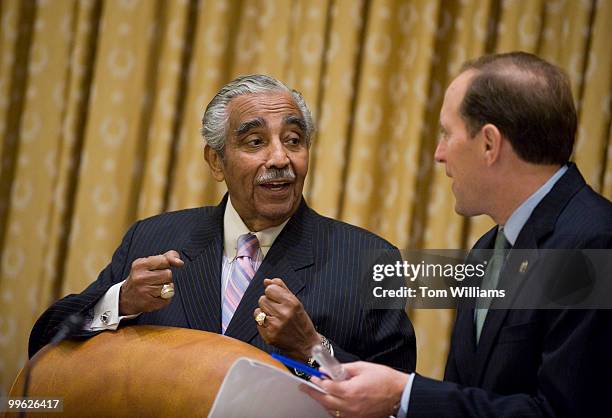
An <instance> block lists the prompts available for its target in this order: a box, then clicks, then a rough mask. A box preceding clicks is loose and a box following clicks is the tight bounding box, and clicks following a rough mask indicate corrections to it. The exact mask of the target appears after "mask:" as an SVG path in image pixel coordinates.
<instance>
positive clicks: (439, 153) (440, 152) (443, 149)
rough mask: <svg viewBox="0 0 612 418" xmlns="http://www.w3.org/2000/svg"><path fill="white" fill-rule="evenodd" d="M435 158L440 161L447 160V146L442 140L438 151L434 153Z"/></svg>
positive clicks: (437, 148)
mask: <svg viewBox="0 0 612 418" xmlns="http://www.w3.org/2000/svg"><path fill="white" fill-rule="evenodd" d="M434 160H436V162H438V163H444V162H446V146H445V145H444V142H442V141H440V142H438V146H437V147H436V152H435V153H434Z"/></svg>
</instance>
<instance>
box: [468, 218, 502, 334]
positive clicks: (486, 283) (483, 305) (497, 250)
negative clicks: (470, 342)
mask: <svg viewBox="0 0 612 418" xmlns="http://www.w3.org/2000/svg"><path fill="white" fill-rule="evenodd" d="M509 248H510V243H509V242H508V240H507V239H506V236H505V235H504V228H503V227H499V228H498V230H497V237H495V246H494V248H493V255H492V256H491V258H490V259H489V265H488V266H487V270H486V271H485V277H484V279H483V281H482V286H481V289H486V290H490V289H497V286H498V285H499V276H500V274H501V270H502V266H503V265H504V261H506V254H507V253H506V250H508V249H509ZM489 306H491V298H479V299H478V301H477V303H476V310H475V312H474V317H475V318H474V319H475V323H476V344H478V342H479V340H480V333H481V332H482V327H483V325H484V322H485V319H486V318H487V313H488V312H489Z"/></svg>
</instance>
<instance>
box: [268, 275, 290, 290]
mask: <svg viewBox="0 0 612 418" xmlns="http://www.w3.org/2000/svg"><path fill="white" fill-rule="evenodd" d="M266 280H267V281H268V285H267V286H269V285H272V284H275V285H277V286H280V287H283V288H285V289H287V290H289V288H288V287H287V285H286V284H285V282H284V281H283V279H281V278H279V277H275V278H273V279H264V286H266Z"/></svg>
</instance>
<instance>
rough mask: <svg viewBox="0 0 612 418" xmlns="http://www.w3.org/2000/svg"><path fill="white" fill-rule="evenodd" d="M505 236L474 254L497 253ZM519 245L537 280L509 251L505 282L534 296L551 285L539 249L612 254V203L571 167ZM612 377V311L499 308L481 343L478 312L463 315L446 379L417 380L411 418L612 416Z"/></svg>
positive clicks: (481, 244) (490, 238) (485, 241)
mask: <svg viewBox="0 0 612 418" xmlns="http://www.w3.org/2000/svg"><path fill="white" fill-rule="evenodd" d="M496 230H497V228H493V229H492V230H491V231H489V232H488V233H487V234H485V235H484V236H483V237H482V238H481V239H480V240H479V241H478V242H477V243H476V245H475V248H478V249H482V248H493V243H494V241H495V236H496ZM514 248H518V249H533V251H530V252H529V256H528V257H529V259H528V260H527V261H528V265H529V266H530V271H531V274H526V275H517V274H508V272H510V271H518V269H519V266H520V264H522V263H523V261H524V260H523V257H520V258H517V256H513V253H512V252H510V254H509V255H508V260H507V261H506V263H505V265H504V271H503V272H502V273H501V277H500V280H501V281H503V280H504V279H505V278H506V279H510V280H511V282H508V283H511V287H509V286H505V287H506V288H507V289H508V290H513V291H516V294H517V295H519V296H520V295H521V294H525V295H529V294H530V292H534V291H535V287H536V285H535V281H538V280H543V279H545V277H543V275H542V274H538V272H539V271H542V270H538V256H539V255H538V249H564V248H567V249H580V248H582V249H585V248H597V249H599V248H601V249H604V248H612V203H610V201H608V200H606V199H604V198H603V197H601V196H600V195H598V194H597V193H595V192H594V191H593V190H592V189H591V188H590V187H589V186H588V185H587V184H586V183H585V181H584V178H583V177H582V175H581V174H580V172H579V171H578V169H577V168H576V166H575V165H574V164H571V165H570V167H569V169H568V170H567V172H566V173H565V174H564V175H563V177H561V179H559V181H558V182H557V183H556V184H555V186H554V187H553V189H552V190H551V191H550V193H549V194H548V195H546V196H545V197H544V199H543V200H542V201H541V202H540V204H539V205H538V206H537V207H536V208H535V210H534V211H533V213H532V215H531V217H530V218H529V219H528V220H527V223H526V224H525V226H524V227H523V229H522V230H521V232H520V234H519V236H518V237H517V240H516V242H515V244H514ZM524 254H525V253H522V255H524ZM532 266H533V268H532ZM542 268H543V269H544V270H546V268H548V266H545V265H543V266H542ZM576 280H580V277H576ZM492 308H494V305H492ZM610 372H612V311H611V310H528V309H522V310H502V309H497V310H496V309H492V310H489V312H488V314H487V317H486V320H485V323H484V326H483V329H482V334H481V337H480V341H479V343H478V344H476V336H475V326H474V310H473V309H460V310H458V311H457V319H456V322H455V326H454V329H453V334H452V341H451V348H450V352H449V356H448V361H447V365H446V372H445V382H440V381H435V380H433V379H428V378H424V377H421V376H416V377H415V380H414V383H413V386H412V392H411V396H410V403H409V406H408V417H419V418H422V417H432V418H433V417H436V418H440V417H442V418H443V417H470V418H477V417H483V418H484V417H487V418H492V417H603V416H610V402H609V400H608V399H609V396H610V393H609V392H610V391H609V389H610V383H609V380H610V378H609V376H610Z"/></svg>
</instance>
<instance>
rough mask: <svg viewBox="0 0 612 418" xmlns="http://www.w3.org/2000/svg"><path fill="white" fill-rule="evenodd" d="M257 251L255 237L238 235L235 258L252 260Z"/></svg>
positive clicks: (257, 241)
mask: <svg viewBox="0 0 612 418" xmlns="http://www.w3.org/2000/svg"><path fill="white" fill-rule="evenodd" d="M258 249H259V240H258V239H257V236H256V235H254V234H244V235H240V236H239V237H238V245H237V246H236V257H248V258H250V259H251V260H253V259H254V258H255V254H256V253H257V250H258Z"/></svg>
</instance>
